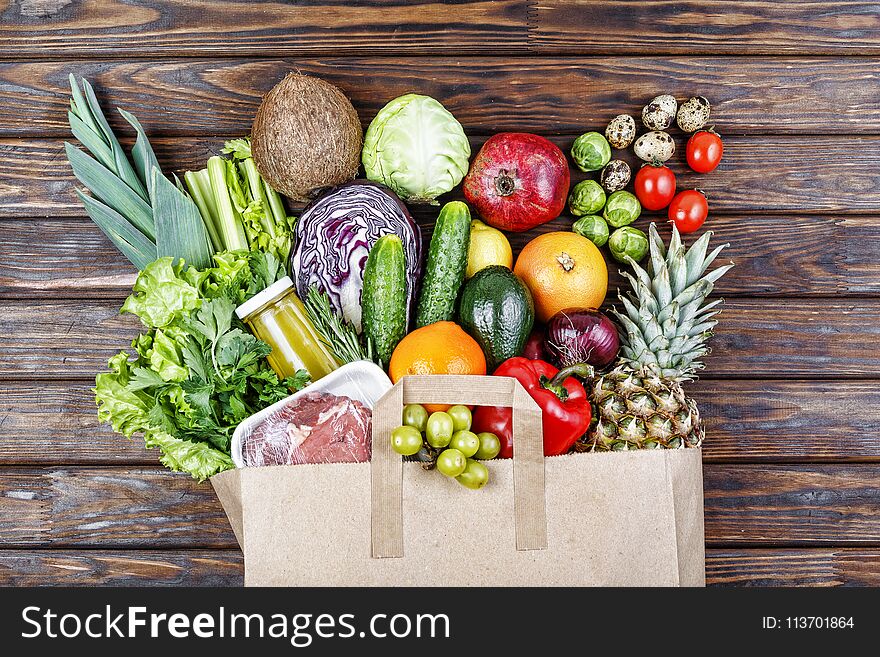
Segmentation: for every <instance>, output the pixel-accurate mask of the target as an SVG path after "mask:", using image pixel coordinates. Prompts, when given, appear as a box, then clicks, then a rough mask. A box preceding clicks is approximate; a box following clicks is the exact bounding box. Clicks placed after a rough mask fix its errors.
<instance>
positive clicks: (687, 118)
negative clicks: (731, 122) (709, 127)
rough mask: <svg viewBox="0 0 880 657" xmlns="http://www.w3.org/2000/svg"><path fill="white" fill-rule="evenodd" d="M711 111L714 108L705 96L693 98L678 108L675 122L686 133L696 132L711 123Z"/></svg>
mask: <svg viewBox="0 0 880 657" xmlns="http://www.w3.org/2000/svg"><path fill="white" fill-rule="evenodd" d="M711 111H712V107H711V105H709V101H708V100H706V99H705V98H704V97H703V96H693V97H691V98H688V99H687V100H686V101H685V102H683V103H682V104H681V107H679V108H678V116H677V117H676V118H675V122H676V123H677V124H678V127H679V128H681V129H682V131H684V132H696V131H697V130H699V129H700V128H702V127H704V126H705V125H706V124H707V123H708V122H709V112H711Z"/></svg>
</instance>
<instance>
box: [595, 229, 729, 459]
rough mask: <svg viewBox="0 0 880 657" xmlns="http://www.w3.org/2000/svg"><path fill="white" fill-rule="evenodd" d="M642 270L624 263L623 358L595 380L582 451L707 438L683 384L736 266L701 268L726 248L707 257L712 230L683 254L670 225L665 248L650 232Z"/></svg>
mask: <svg viewBox="0 0 880 657" xmlns="http://www.w3.org/2000/svg"><path fill="white" fill-rule="evenodd" d="M649 233H650V235H649V243H650V256H649V261H648V266H647V271H645V270H644V269H642V268H641V267H640V266H639V265H638V264H637V263H636V262H635V261H634V260H632V258H628V261H629V264H630V265H632V268H633V270H634V273H635V275H634V276H633V275H632V274H628V273H625V274H624V276H626V278H627V280H629V283H630V285H631V286H632V290H631V291H630V292H629V293H628V294H626V295H619V297H620V301H621V303H622V304H623V311H624V312H619V311H617V310H616V309H615V310H612V313H613V314H614V316H615V317H616V318H617V320H618V323H619V325H620V327H621V328H622V329H623V330H622V331H621V333H620V344H621V348H620V357H619V360H618V362H617V364H616V366H615V368H614V369H613V370H611V371H610V372H608V373H606V374H599V375H597V376H596V377H595V379H594V380H593V382H592V388H591V393H590V394H591V401H592V402H593V406H594V408H595V410H596V422H595V424H594V425H593V427H592V429H591V430H590V432H589V434H588V435H587V438H586V441H585V442H583V443H581V444H580V445H579V449H581V450H588V449H596V450H609V449H610V450H627V449H645V448H664V447H665V448H679V447H699V446H700V444H701V443H702V442H703V436H704V435H705V432H704V430H703V425H702V423H701V422H700V414H699V411H698V410H697V405H696V404H695V403H694V400H693V399H690V398H688V397H687V396H686V395H685V393H684V390H683V389H682V387H681V384H682V383H683V382H685V381H689V380H691V379H693V378H694V376H695V373H696V372H697V371H698V370H701V369H703V364H702V363H701V362H699V360H698V359H699V358H701V357H703V356H705V355H706V354H708V353H709V348H708V347H707V346H706V341H707V340H708V339H709V338H710V337H711V336H712V329H713V327H714V326H715V325H716V324H717V323H718V322H717V321H716V320H714V319H713V317H714V316H715V315H717V314H718V313H719V312H720V310H719V309H718V306H719V305H720V304H721V300H720V299H718V300H716V301H711V302H709V303H707V302H706V297H708V296H709V294H710V293H711V292H712V288H713V287H714V283H715V281H717V280H718V279H719V278H721V277H722V276H723V275H724V274H725V272H727V270H729V269H730V268H731V267H733V264H732V263H731V264H729V265H724V266H723V267H718V268H717V269H715V270H713V271H712V272H710V273H708V274H706V273H705V272H706V269H708V267H709V265H710V264H712V261H713V260H715V258H716V257H718V254H719V253H721V251H722V250H723V249H724V248H725V247H727V246H728V245H727V244H724V245H722V246H719V247H717V248H715V249H714V250H713V251H712V252H711V253H709V255H708V256H707V255H706V251H707V250H708V246H709V239H710V237H711V236H712V233H711V232H707V233H704V234H703V236H702V237H700V239H698V240H697V241H696V242H694V243H693V245H692V246H691V248H690V249H687V250H686V249H685V247H684V245H683V244H682V242H681V236H680V235H679V234H678V230H677V229H676V228H675V226H673V228H672V239H671V241H670V243H669V249H668V250H667V249H666V248H665V247H664V245H663V241H662V240H661V239H660V236H659V235H658V233H657V229H656V227H655V226H654V224H651V228H650V230H649Z"/></svg>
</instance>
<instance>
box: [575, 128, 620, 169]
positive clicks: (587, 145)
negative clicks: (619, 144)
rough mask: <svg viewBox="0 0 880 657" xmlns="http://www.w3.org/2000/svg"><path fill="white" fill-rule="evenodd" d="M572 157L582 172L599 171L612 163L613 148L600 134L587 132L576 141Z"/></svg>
mask: <svg viewBox="0 0 880 657" xmlns="http://www.w3.org/2000/svg"><path fill="white" fill-rule="evenodd" d="M571 157H572V159H573V160H574V163H575V164H577V166H578V168H579V169H580V170H581V171H598V170H599V169H601V168H602V167H604V166H605V165H606V164H608V163H609V162H610V161H611V146H610V145H609V144H608V140H607V139H605V137H603V136H602V135H601V134H599V133H598V132H586V133H584V134H582V135H581V136H580V137H578V138H577V139H575V140H574V144H573V145H572V147H571Z"/></svg>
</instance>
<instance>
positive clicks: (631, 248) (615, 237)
mask: <svg viewBox="0 0 880 657" xmlns="http://www.w3.org/2000/svg"><path fill="white" fill-rule="evenodd" d="M608 249H609V250H610V251H611V255H612V256H614V259H615V260H617V262H622V263H625V262H626V256H629V257H630V258H632V259H633V260H635V261H636V262H639V261H641V259H642V258H644V257H645V255H647V253H648V237H647V236H646V235H645V234H644V233H643V232H642V231H640V230H639V229H638V228H633V227H632V226H624V227H623V228H618V229H617V230H615V231H614V232H613V233H611V237H610V238H608Z"/></svg>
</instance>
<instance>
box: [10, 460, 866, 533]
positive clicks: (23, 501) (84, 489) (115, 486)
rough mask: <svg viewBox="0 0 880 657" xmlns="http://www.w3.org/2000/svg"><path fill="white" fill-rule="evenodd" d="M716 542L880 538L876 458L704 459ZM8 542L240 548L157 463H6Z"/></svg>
mask: <svg viewBox="0 0 880 657" xmlns="http://www.w3.org/2000/svg"><path fill="white" fill-rule="evenodd" d="M704 487H705V494H706V505H705V513H706V540H707V542H708V544H709V545H710V547H732V546H738V547H743V546H766V547H770V546H776V547H786V546H798V545H805V546H807V545H816V546H826V547H827V546H835V547H840V546H844V545H850V546H852V547H878V546H880V515H878V514H877V513H876V510H877V505H878V504H880V479H878V477H877V466H876V465H874V464H853V465H786V466H783V465H721V464H707V465H706V466H705V467H704ZM0 545H4V546H7V547H8V546H20V547H34V548H42V547H48V546H51V547H54V548H59V549H60V548H64V547H74V546H76V547H82V548H101V549H114V548H144V547H157V548H159V547H161V548H183V547H186V548H208V547H210V548H228V549H233V548H235V547H236V543H235V537H234V536H233V534H232V531H231V529H230V528H229V523H228V521H227V519H226V516H225V514H224V513H223V511H222V509H221V508H220V505H219V502H218V501H217V499H216V497H215V495H214V492H213V490H212V488H211V487H210V485H209V484H208V483H202V484H199V483H197V482H195V481H193V480H192V479H190V478H189V477H188V476H186V475H176V474H173V473H170V472H167V471H164V470H161V469H157V468H118V467H102V468H98V467H79V468H74V467H47V468H2V469H0Z"/></svg>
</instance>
